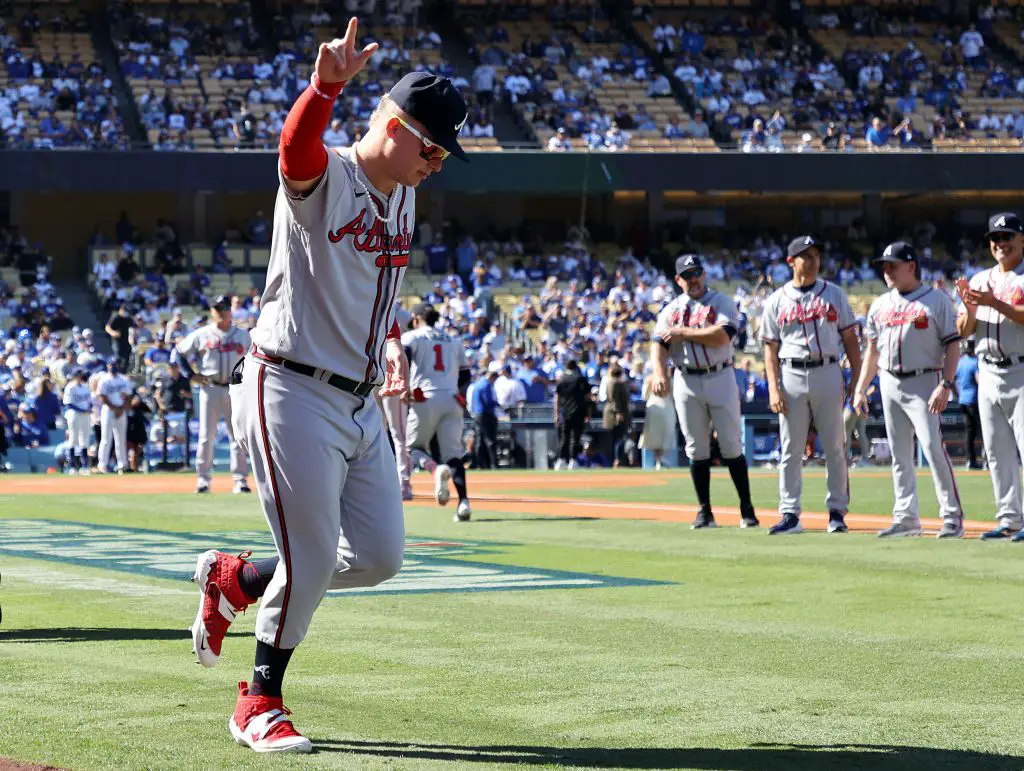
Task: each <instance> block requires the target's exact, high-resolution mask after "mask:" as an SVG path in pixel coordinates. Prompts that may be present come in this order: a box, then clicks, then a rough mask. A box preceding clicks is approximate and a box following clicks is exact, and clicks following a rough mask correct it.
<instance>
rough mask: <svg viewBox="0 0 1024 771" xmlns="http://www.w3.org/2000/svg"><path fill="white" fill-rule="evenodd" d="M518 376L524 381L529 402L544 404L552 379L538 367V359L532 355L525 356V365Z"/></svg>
mask: <svg viewBox="0 0 1024 771" xmlns="http://www.w3.org/2000/svg"><path fill="white" fill-rule="evenodd" d="M516 378H517V379H519V380H521V381H522V382H523V387H524V388H525V389H526V403H527V404H543V403H544V402H545V401H547V398H548V386H549V385H550V384H551V383H550V381H549V380H548V379H547V378H546V377H545V376H544V375H543V374H542V373H541V372H540V371H539V370H537V368H536V359H534V357H533V356H531V355H526V356H524V357H523V367H522V369H520V370H519V373H518V374H517V375H516Z"/></svg>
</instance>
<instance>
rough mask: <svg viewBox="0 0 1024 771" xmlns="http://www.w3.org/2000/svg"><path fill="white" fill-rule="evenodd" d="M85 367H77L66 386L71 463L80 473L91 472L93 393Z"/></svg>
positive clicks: (66, 415) (65, 404) (65, 412)
mask: <svg viewBox="0 0 1024 771" xmlns="http://www.w3.org/2000/svg"><path fill="white" fill-rule="evenodd" d="M85 378H86V374H85V370H84V369H76V370H75V374H74V376H73V377H72V380H71V382H70V383H68V384H67V385H66V386H65V387H64V420H65V422H66V423H67V427H68V439H67V441H68V444H69V445H70V447H71V452H72V454H71V465H72V468H73V469H74V470H75V471H76V472H78V473H79V474H86V475H87V474H88V473H89V428H90V426H91V421H90V420H89V413H90V411H91V410H92V394H91V393H90V391H89V384H88V383H86V380H85Z"/></svg>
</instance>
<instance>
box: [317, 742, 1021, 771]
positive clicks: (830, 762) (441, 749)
mask: <svg viewBox="0 0 1024 771" xmlns="http://www.w3.org/2000/svg"><path fill="white" fill-rule="evenodd" d="M312 741H313V746H314V747H315V748H316V751H317V752H345V753H348V754H350V755H364V756H369V757H377V758H396V759H397V758H403V759H410V760H440V761H462V762H471V763H501V764H508V765H513V764H516V765H535V766H585V767H590V768H595V767H596V768H636V769H655V768H664V769H668V768H693V769H730V771H782V770H783V769H786V770H787V771H788V769H794V771H795V770H796V769H807V768H822V769H824V768H827V769H830V771H831V770H833V769H837V770H838V771H854V770H855V769H856V770H857V771H863V770H864V769H871V771H897V769H900V770H901V771H902V770H904V769H929V771H940V770H941V769H949V770H952V769H964V768H970V769H986V771H988V770H989V769H991V770H992V771H996V770H999V771H1002V769H1006V770H1007V771H1009V770H1010V769H1013V770H1014V771H1019V769H1020V768H1021V767H1022V766H1024V756H1011V755H997V754H993V753H986V752H974V751H971V750H943V749H936V748H934V747H903V746H897V745H888V744H824V745H816V744H752V745H751V746H749V747H744V748H742V749H716V748H710V747H652V748H626V747H624V748H611V747H532V746H519V745H481V746H474V745H464V746H463V745H454V744H408V743H404V742H364V741H355V740H352V741H340V740H331V739H312Z"/></svg>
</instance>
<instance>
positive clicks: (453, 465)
mask: <svg viewBox="0 0 1024 771" xmlns="http://www.w3.org/2000/svg"><path fill="white" fill-rule="evenodd" d="M448 468H450V469H451V470H452V484H454V485H455V492H457V493H458V494H459V500H460V501H464V500H466V499H467V498H469V494H468V493H467V492H466V467H465V466H463V465H462V458H452V459H451V460H450V461H448Z"/></svg>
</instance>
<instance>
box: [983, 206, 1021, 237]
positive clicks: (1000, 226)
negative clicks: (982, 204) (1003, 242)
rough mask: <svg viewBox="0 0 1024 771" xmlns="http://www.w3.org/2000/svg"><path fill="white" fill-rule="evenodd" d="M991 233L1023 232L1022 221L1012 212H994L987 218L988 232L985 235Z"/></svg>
mask: <svg viewBox="0 0 1024 771" xmlns="http://www.w3.org/2000/svg"><path fill="white" fill-rule="evenodd" d="M993 233H1024V222H1022V221H1021V219H1020V217H1018V216H1017V215H1016V214H1014V213H1013V212H1004V213H1003V214H994V215H992V216H991V217H989V218H988V232H987V233H986V234H985V237H986V238H987V237H988V236H990V235H992V234H993Z"/></svg>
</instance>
